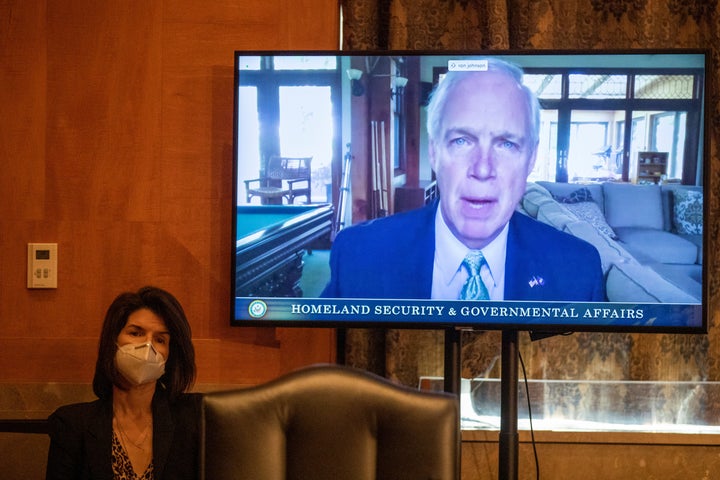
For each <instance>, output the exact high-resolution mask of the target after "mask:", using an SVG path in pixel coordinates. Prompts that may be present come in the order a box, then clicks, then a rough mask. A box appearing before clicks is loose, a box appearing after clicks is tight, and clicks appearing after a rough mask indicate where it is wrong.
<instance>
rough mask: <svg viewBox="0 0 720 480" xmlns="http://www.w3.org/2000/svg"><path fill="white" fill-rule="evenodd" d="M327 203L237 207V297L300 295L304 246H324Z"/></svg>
mask: <svg viewBox="0 0 720 480" xmlns="http://www.w3.org/2000/svg"><path fill="white" fill-rule="evenodd" d="M332 224H333V207H332V205H330V204H310V205H239V206H237V211H236V224H235V238H236V246H235V296H236V297H301V296H302V290H301V288H300V286H299V284H298V282H299V281H300V277H301V276H302V268H303V256H304V255H305V252H306V250H311V249H313V248H323V247H324V248H327V247H328V246H329V242H330V232H331V230H332Z"/></svg>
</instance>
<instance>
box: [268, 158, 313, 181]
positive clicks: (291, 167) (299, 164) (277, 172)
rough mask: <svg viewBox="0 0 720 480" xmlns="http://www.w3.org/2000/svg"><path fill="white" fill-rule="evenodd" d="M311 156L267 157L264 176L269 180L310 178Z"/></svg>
mask: <svg viewBox="0 0 720 480" xmlns="http://www.w3.org/2000/svg"><path fill="white" fill-rule="evenodd" d="M311 161H312V157H277V156H272V157H270V158H269V159H268V161H267V165H266V166H265V177H266V178H268V179H271V180H300V179H306V178H310V163H311Z"/></svg>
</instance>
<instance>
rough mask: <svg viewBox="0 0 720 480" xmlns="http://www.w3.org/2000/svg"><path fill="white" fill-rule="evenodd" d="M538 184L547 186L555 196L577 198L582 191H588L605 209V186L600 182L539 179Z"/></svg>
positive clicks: (601, 207) (602, 208)
mask: <svg viewBox="0 0 720 480" xmlns="http://www.w3.org/2000/svg"><path fill="white" fill-rule="evenodd" d="M537 184H538V185H540V186H541V187H543V188H545V189H546V190H547V191H548V192H550V194H551V195H552V196H553V197H555V198H572V197H575V198H577V197H579V196H580V195H581V193H583V192H584V191H587V192H589V193H590V195H591V196H592V200H593V201H594V202H595V203H597V204H598V206H599V207H600V210H603V211H604V208H605V202H604V194H603V186H602V185H601V184H599V183H589V184H581V183H558V182H546V181H539V182H537Z"/></svg>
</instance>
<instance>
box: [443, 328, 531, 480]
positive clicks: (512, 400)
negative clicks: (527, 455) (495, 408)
mask: <svg viewBox="0 0 720 480" xmlns="http://www.w3.org/2000/svg"><path fill="white" fill-rule="evenodd" d="M461 334H462V332H461V330H459V329H456V328H446V329H445V380H444V383H445V391H446V392H450V393H454V394H456V395H458V398H459V397H460V377H461V367H460V365H461V363H460V362H461V360H462V358H461V341H460V340H461ZM501 355H502V357H501V372H500V435H499V442H498V447H499V448H498V480H517V478H518V444H519V442H518V332H517V330H503V331H502V352H501Z"/></svg>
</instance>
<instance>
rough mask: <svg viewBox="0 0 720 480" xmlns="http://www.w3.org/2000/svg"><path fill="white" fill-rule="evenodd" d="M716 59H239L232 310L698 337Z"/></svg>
mask: <svg viewBox="0 0 720 480" xmlns="http://www.w3.org/2000/svg"><path fill="white" fill-rule="evenodd" d="M708 59H709V55H708V54H707V52H705V51H702V50H666V51H645V50H634V51H605V52H598V51H532V52H497V51H494V52H454V53H453V52H442V53H420V52H381V53H380V52H341V51H334V52H317V51H314V52H297V51H293V52H289V51H253V52H251V51H238V52H235V86H234V87H235V105H234V107H235V118H234V121H235V130H234V131H235V137H234V172H233V186H234V203H233V215H232V218H233V238H232V245H233V246H232V262H233V270H232V271H233V277H232V279H231V281H232V291H233V292H234V297H233V302H232V320H231V324H232V325H236V326H243V325H247V326H258V325H265V326H298V327H300V326H303V327H307V326H325V327H369V326H388V327H394V328H426V329H428V328H431V329H432V328H450V327H460V328H474V329H481V330H485V329H515V330H530V331H544V332H545V331H546V332H569V331H631V332H673V333H701V332H705V331H706V323H707V319H706V316H707V315H706V310H705V308H704V305H705V303H706V302H705V301H706V298H707V282H706V274H705V271H704V267H703V265H704V262H703V257H704V255H705V253H706V250H707V241H706V238H705V236H704V233H703V221H704V218H705V215H706V212H707V207H706V206H705V203H704V202H703V195H704V186H705V185H706V184H707V182H705V181H703V179H704V177H705V174H706V170H707V168H706V163H705V161H704V158H705V155H706V153H707V149H706V148H705V135H704V132H705V128H704V121H705V120H704V105H705V82H706V77H705V74H706V71H707V65H706V63H707V62H708Z"/></svg>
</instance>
